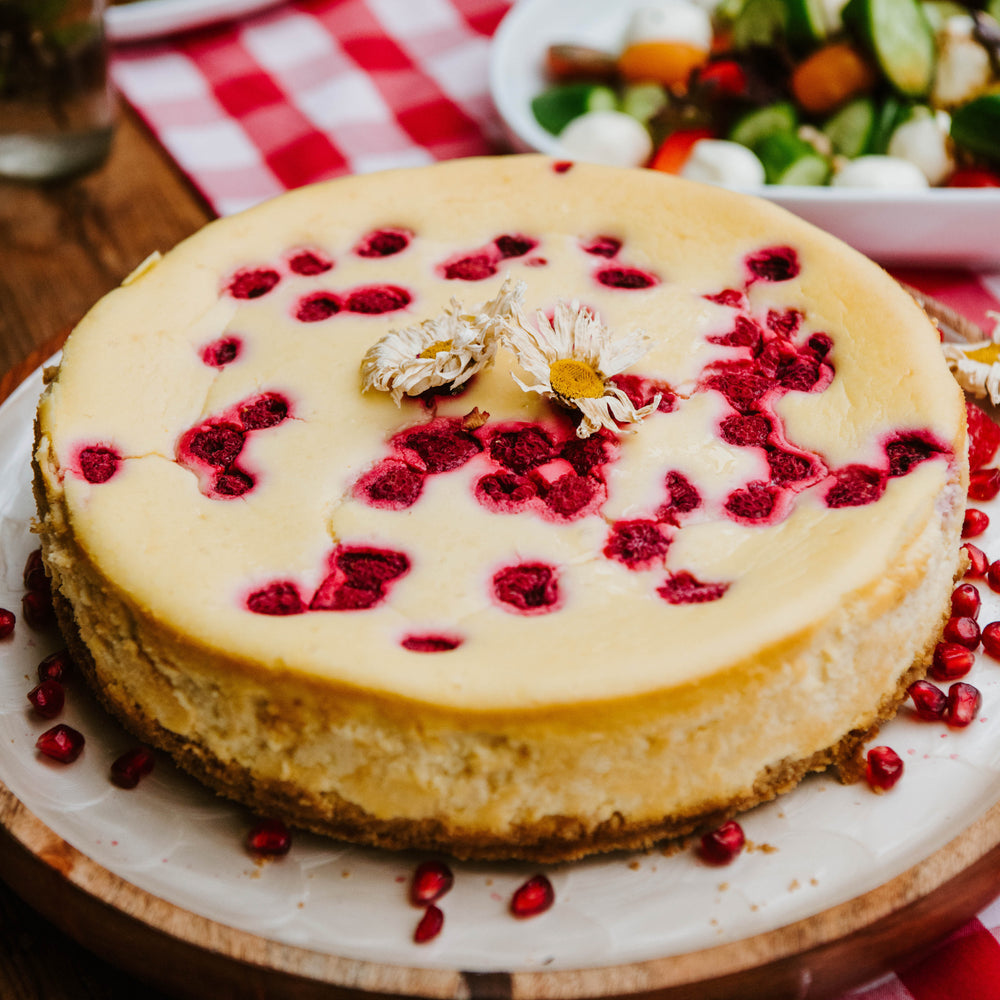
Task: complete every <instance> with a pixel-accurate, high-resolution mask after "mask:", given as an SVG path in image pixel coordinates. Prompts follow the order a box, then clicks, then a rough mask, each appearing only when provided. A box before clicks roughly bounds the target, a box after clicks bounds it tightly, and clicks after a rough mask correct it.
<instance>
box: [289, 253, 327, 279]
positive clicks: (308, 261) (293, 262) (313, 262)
mask: <svg viewBox="0 0 1000 1000" xmlns="http://www.w3.org/2000/svg"><path fill="white" fill-rule="evenodd" d="M332 267H333V261H331V260H328V259H327V258H326V257H324V256H323V255H322V254H320V253H317V252H316V251H315V250H299V251H298V252H297V253H296V254H295V255H294V256H293V257H292V258H291V259H290V260H289V261H288V268H289V270H290V271H294V272H295V274H301V275H303V276H306V277H312V276H313V275H315V274H323V273H325V272H326V271H329V270H330V268H332Z"/></svg>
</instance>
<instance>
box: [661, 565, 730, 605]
mask: <svg viewBox="0 0 1000 1000" xmlns="http://www.w3.org/2000/svg"><path fill="white" fill-rule="evenodd" d="M728 589H729V584H728V583H703V582H702V581H701V580H699V579H697V577H695V576H694V575H693V574H692V573H688V572H683V571H682V572H680V573H671V574H670V576H668V577H667V578H666V580H664V581H663V583H662V584H661V585H660V586H659V587H657V588H656V592H657V593H658V594H659V595H660V597H662V598H663V599H664V600H665V601H666V602H667V604H706V603H708V602H709V601H717V600H719V598H720V597H722V596H723V595H724V594H725V592H726V591H727V590H728Z"/></svg>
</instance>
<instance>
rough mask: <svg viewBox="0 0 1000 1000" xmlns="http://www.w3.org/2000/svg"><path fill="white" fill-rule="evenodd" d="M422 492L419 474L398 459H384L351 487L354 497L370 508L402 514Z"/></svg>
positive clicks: (421, 481)
mask: <svg viewBox="0 0 1000 1000" xmlns="http://www.w3.org/2000/svg"><path fill="white" fill-rule="evenodd" d="M423 489H424V477H423V473H420V472H418V471H417V470H416V469H411V468H410V466H408V465H407V464H406V463H405V462H403V461H400V460H399V459H398V458H387V459H384V460H383V461H382V462H379V464H378V465H376V466H375V468H374V469H372V470H371V471H370V472H368V473H366V474H365V475H364V476H362V477H361V478H360V479H359V480H358V481H357V482H356V483H355V484H354V495H355V496H356V497H357V498H358V499H359V500H362V501H364V502H365V503H367V504H368V505H369V506H370V507H377V508H380V509H382V510H405V509H406V508H407V507H412V506H413V505H414V504H415V503H416V502H417V500H419V499H420V494H421V493H422V492H423Z"/></svg>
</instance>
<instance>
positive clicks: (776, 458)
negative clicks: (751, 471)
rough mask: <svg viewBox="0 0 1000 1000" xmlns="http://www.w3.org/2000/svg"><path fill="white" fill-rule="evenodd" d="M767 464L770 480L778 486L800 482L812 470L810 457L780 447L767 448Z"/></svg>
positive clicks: (811, 472)
mask: <svg viewBox="0 0 1000 1000" xmlns="http://www.w3.org/2000/svg"><path fill="white" fill-rule="evenodd" d="M767 465H768V468H769V469H770V470H771V482H772V483H776V484H777V485H778V486H787V485H788V484H790V483H800V482H802V480H803V479H808V478H809V477H810V476H811V475H812V474H813V472H814V467H813V463H812V461H811V459H809V458H807V457H806V456H805V455H796V454H793V453H792V452H790V451H782V450H781V449H780V448H768V449H767Z"/></svg>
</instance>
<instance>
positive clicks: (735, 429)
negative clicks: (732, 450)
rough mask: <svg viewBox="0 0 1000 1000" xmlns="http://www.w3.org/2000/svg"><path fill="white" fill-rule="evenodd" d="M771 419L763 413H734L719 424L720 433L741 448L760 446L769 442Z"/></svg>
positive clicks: (730, 442)
mask: <svg viewBox="0 0 1000 1000" xmlns="http://www.w3.org/2000/svg"><path fill="white" fill-rule="evenodd" d="M771 429H772V428H771V421H770V420H769V419H768V418H767V417H765V416H764V414H762V413H734V414H732V415H731V416H728V417H726V418H725V420H723V421H722V423H721V424H719V435H720V436H721V438H722V440H723V441H725V442H727V443H728V444H734V445H737V446H738V447H740V448H760V447H763V446H764V445H765V444H766V443H767V439H768V436H769V435H770V433H771Z"/></svg>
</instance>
